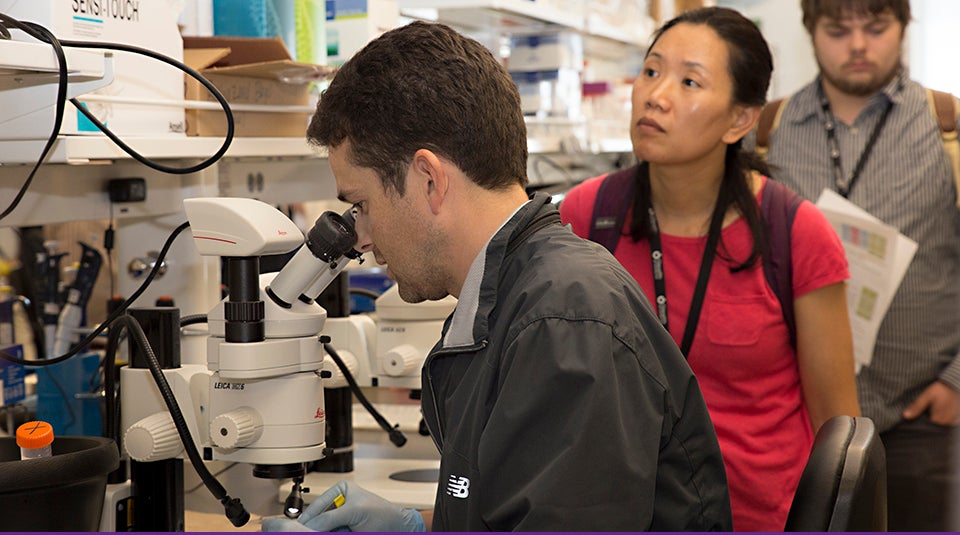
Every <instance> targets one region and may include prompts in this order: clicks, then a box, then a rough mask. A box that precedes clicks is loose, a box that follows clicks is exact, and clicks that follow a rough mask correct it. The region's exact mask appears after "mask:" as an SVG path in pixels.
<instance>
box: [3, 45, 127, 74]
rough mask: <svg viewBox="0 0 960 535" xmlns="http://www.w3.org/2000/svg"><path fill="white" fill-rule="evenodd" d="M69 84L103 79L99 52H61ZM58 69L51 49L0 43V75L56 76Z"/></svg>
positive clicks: (43, 46)
mask: <svg viewBox="0 0 960 535" xmlns="http://www.w3.org/2000/svg"><path fill="white" fill-rule="evenodd" d="M63 51H64V55H65V56H66V59H67V72H68V73H69V74H70V81H73V82H76V81H84V80H97V79H100V78H103V76H104V72H105V67H104V61H105V58H106V57H110V54H109V53H106V52H103V51H95V50H87V49H73V48H64V50H63ZM59 70H60V66H59V64H58V63H57V57H56V55H55V54H54V52H53V48H52V47H51V46H50V45H48V44H44V43H39V42H38V43H31V42H26V41H10V40H0V75H3V77H4V78H6V77H7V76H12V77H14V78H15V77H17V76H27V75H31V74H36V73H50V72H58V71H59Z"/></svg>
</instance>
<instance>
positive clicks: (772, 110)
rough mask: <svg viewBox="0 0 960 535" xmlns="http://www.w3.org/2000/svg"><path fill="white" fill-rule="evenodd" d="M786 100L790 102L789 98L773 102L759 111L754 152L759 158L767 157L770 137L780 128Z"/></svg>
mask: <svg viewBox="0 0 960 535" xmlns="http://www.w3.org/2000/svg"><path fill="white" fill-rule="evenodd" d="M788 100H790V97H787V98H781V99H778V100H774V101H773V102H769V103H767V105H766V106H764V107H763V109H762V110H760V120H759V121H758V122H757V136H756V139H757V142H756V150H757V154H759V155H760V157H761V158H766V157H767V151H768V150H770V136H772V135H773V131H774V130H776V129H777V127H778V126H780V117H781V116H782V115H783V110H784V108H786V106H784V104H786V103H787V101H788Z"/></svg>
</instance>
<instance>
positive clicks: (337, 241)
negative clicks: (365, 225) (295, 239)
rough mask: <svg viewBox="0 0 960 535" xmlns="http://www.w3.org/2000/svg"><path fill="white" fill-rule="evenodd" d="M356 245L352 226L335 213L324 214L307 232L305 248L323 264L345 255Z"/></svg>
mask: <svg viewBox="0 0 960 535" xmlns="http://www.w3.org/2000/svg"><path fill="white" fill-rule="evenodd" d="M356 243H357V232H356V230H354V228H353V225H352V224H351V223H350V222H348V221H347V220H346V219H345V218H344V217H343V216H341V215H340V214H337V213H336V212H324V213H323V214H322V215H321V216H320V217H319V218H317V221H316V223H314V225H313V228H311V229H310V231H309V232H307V247H309V248H310V252H312V253H313V255H314V256H315V257H317V258H319V259H320V260H322V261H324V262H331V261H333V260H336V259H337V258H340V257H341V256H344V255H346V254H347V253H349V252H350V251H351V250H353V246H354V245H355V244H356Z"/></svg>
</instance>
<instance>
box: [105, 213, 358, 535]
mask: <svg viewBox="0 0 960 535" xmlns="http://www.w3.org/2000/svg"><path fill="white" fill-rule="evenodd" d="M184 207H185V210H186V213H187V218H188V220H189V222H190V228H191V231H192V233H193V239H194V243H195V244H196V246H197V249H198V250H199V252H200V254H201V255H205V256H219V257H222V258H223V260H224V263H225V265H226V272H227V279H228V280H227V288H228V292H229V295H228V296H227V297H226V298H224V300H223V301H221V302H220V303H219V304H218V305H217V306H216V307H215V308H214V309H213V310H212V311H210V313H209V314H208V317H207V322H208V324H209V330H210V335H209V337H208V340H207V365H206V366H203V365H197V364H194V365H183V366H180V365H179V356H177V357H176V361H175V362H174V363H173V364H172V365H170V366H169V367H168V368H166V369H164V370H163V376H164V377H166V379H167V382H168V383H169V385H170V390H172V392H173V395H174V397H175V398H176V402H177V404H178V405H179V406H180V407H183V410H182V414H183V420H184V421H185V423H186V427H187V428H188V429H189V436H190V437H192V442H193V443H194V445H195V446H196V448H195V449H194V453H193V455H196V454H195V451H196V450H200V451H202V452H203V460H223V461H237V462H243V463H250V464H253V465H254V475H255V476H257V477H263V478H278V479H279V478H293V480H294V482H295V487H294V492H291V503H290V506H291V508H292V510H291V511H290V514H291V516H295V515H296V514H297V513H298V512H299V511H297V510H296V509H297V507H299V506H302V502H300V504H297V503H296V502H297V501H298V500H299V485H298V482H299V481H302V478H303V476H304V475H305V471H306V470H305V465H306V463H310V462H312V461H316V460H318V459H321V458H323V457H324V455H325V452H326V444H325V426H326V412H325V407H324V396H323V387H324V378H330V379H333V373H330V372H331V369H332V366H330V367H329V368H330V369H328V371H327V372H325V371H324V361H325V359H324V357H325V351H324V343H326V342H329V341H330V340H329V338H328V337H325V336H323V337H322V336H320V333H321V332H322V331H323V328H324V323H325V320H326V317H327V313H326V311H325V310H324V309H323V308H322V307H321V306H319V305H318V304H316V303H315V302H314V299H315V298H316V297H317V296H318V295H319V294H320V293H321V292H322V291H323V290H324V288H326V287H327V285H329V284H330V282H332V281H333V280H334V278H336V276H337V275H338V274H339V273H340V271H341V270H342V269H343V268H344V266H345V265H346V264H347V263H348V262H349V261H350V260H351V259H352V258H358V257H359V253H357V252H356V251H354V250H353V246H354V245H355V244H356V241H357V236H356V232H355V231H354V230H353V225H352V222H351V221H349V219H348V218H349V216H347V217H344V216H341V215H338V214H336V213H334V212H326V213H324V214H323V215H322V216H321V217H320V218H319V219H318V220H317V223H316V224H315V226H314V227H313V228H312V229H311V230H310V231H309V233H308V236H307V239H306V242H305V244H304V237H303V234H302V233H301V232H300V230H299V229H298V228H297V227H296V225H295V224H294V223H293V222H292V221H290V220H289V219H288V218H287V217H286V216H285V215H283V214H282V213H281V212H280V211H278V210H276V209H275V208H273V207H272V206H270V205H268V204H265V203H262V202H260V201H257V200H253V199H244V198H194V199H187V200H185V201H184ZM302 244H303V247H301V248H300V250H299V251H298V252H297V253H296V254H295V255H294V256H293V257H292V258H291V259H290V260H289V261H288V262H287V263H286V264H285V265H284V267H283V268H282V269H281V270H280V271H279V272H278V273H276V274H263V275H261V274H260V271H259V259H260V257H261V256H264V255H273V254H283V253H289V252H291V251H293V250H294V249H296V248H297V247H299V246H301V245H302ZM347 328H349V325H348V326H347ZM361 328H363V327H361ZM367 328H368V327H367ZM341 330H343V327H342V326H341ZM178 334H179V329H177V334H176V335H175V336H173V337H174V338H175V337H176V336H178ZM344 338H345V339H348V340H357V341H361V342H365V341H366V340H368V339H369V335H368V334H367V333H353V334H349V333H348V335H346V336H344ZM174 343H175V342H170V344H174ZM178 351H179V348H177V352H178ZM365 351H366V348H365V347H361V348H360V349H359V350H357V351H356V352H357V353H361V352H365ZM344 353H345V355H346V356H347V357H348V358H347V359H346V360H350V362H351V364H352V366H353V367H354V368H358V367H359V364H358V363H357V362H356V359H355V358H354V357H353V353H352V352H350V351H346V350H345V351H344ZM134 361H135V359H134V358H131V363H134ZM161 391H162V390H161V389H159V388H158V386H157V384H156V382H155V380H154V377H152V374H151V371H150V370H148V369H146V368H144V367H136V366H130V367H125V368H123V369H121V407H122V413H121V429H122V430H123V432H122V433H123V434H122V436H123V447H124V449H125V451H126V453H127V454H128V455H129V457H130V458H131V459H132V460H133V461H135V462H136V463H149V464H150V465H152V464H153V463H157V462H158V461H164V460H171V459H177V458H183V456H184V454H185V453H186V454H187V456H188V457H189V456H191V453H192V452H191V449H190V447H189V446H188V447H187V449H186V450H185V449H184V442H185V441H184V440H183V437H184V433H183V432H179V430H178V429H177V425H176V424H175V420H174V417H173V416H172V415H171V411H170V410H169V407H170V405H169V401H165V400H164V399H163V396H162V394H161ZM193 460H194V459H193V458H191V461H193ZM194 464H195V467H196V464H197V463H194ZM201 464H202V463H201ZM198 471H199V469H198ZM131 472H133V469H131ZM148 477H149V478H151V479H152V478H153V477H154V476H148ZM173 484H174V485H175V484H176V482H174V483H173ZM134 485H136V482H134ZM211 490H212V489H211ZM224 494H225V493H224ZM215 495H216V493H215ZM218 498H220V496H218ZM222 501H223V502H224V506H225V507H226V508H227V509H228V516H229V515H230V511H229V505H228V504H227V503H226V501H225V500H222ZM180 507H181V509H182V497H181V503H180ZM241 508H242V507H241ZM244 514H245V512H244ZM238 516H241V517H242V515H241V514H238ZM247 516H249V515H247ZM238 522H245V519H243V518H240V519H237V520H235V521H234V524H235V525H238V526H239V525H242V523H239V524H238Z"/></svg>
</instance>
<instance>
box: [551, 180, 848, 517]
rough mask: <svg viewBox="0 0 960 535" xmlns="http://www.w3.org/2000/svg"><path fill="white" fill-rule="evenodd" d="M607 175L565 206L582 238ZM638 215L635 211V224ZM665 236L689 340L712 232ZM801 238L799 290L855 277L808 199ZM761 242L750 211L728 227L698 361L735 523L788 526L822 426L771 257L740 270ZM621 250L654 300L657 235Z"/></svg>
mask: <svg viewBox="0 0 960 535" xmlns="http://www.w3.org/2000/svg"><path fill="white" fill-rule="evenodd" d="M602 179H603V177H596V178H592V179H589V180H587V181H585V182H583V183H582V184H580V185H578V186H577V187H575V188H573V189H572V190H571V191H570V192H569V193H568V194H567V196H566V197H565V198H564V200H563V202H562V203H561V205H560V216H561V218H562V219H563V221H564V223H570V224H571V225H572V227H573V231H574V232H575V233H576V234H577V235H579V236H583V237H587V236H589V234H590V223H591V221H590V220H591V216H592V214H593V204H594V200H595V199H596V196H597V190H598V188H599V187H600V182H601V180H602ZM763 180H764V182H763V183H764V185H765V184H766V178H764V179H763ZM758 202H759V197H758ZM629 220H630V216H628V218H627V224H626V225H627V228H629ZM660 239H661V242H662V248H663V260H664V278H665V284H666V294H667V314H668V317H669V322H670V323H669V325H670V334H671V335H672V336H673V338H674V340H675V341H676V343H677V345H678V346H679V345H680V341H681V339H682V337H683V331H684V328H685V327H686V322H687V314H688V311H689V308H690V302H691V300H692V298H693V289H694V284H695V283H696V280H697V275H698V273H699V270H700V261H701V259H702V258H703V250H704V247H705V246H706V237H700V238H685V237H677V236H670V235H666V234H664V235H661V237H660ZM791 243H792V260H793V292H794V297H795V298H796V297H799V296H802V295H803V294H805V293H808V292H810V291H813V290H815V289H817V288H821V287H824V286H827V285H830V284H834V283H837V282H841V281H843V280H846V279H847V278H849V272H848V269H847V261H846V257H845V255H844V251H843V247H842V245H841V244H840V240H839V239H838V238H837V235H836V233H835V232H834V230H833V228H832V227H831V226H830V224H829V222H828V221H827V220H826V218H825V217H824V216H823V214H822V213H820V211H819V210H818V209H817V208H816V207H815V206H814V205H813V204H811V203H810V202H807V201H804V202H803V204H801V206H800V208H799V209H798V210H797V215H796V219H795V222H794V225H793V229H792V231H791ZM752 245H753V240H752V237H751V235H750V229H749V228H748V226H747V224H746V222H745V221H744V220H743V219H742V218H741V219H738V220H736V221H734V222H733V223H732V224H730V225H728V226H727V227H726V228H725V229H723V232H722V235H721V242H720V246H719V247H718V254H717V256H716V258H715V260H714V264H713V267H712V269H711V275H710V281H709V284H708V285H707V293H706V297H705V299H704V304H703V309H702V312H701V314H700V320H699V323H698V325H697V332H696V336H695V337H694V340H693V345H692V346H691V348H690V355H689V357H688V362H689V364H690V367H691V368H692V369H693V372H694V374H695V375H696V377H697V381H698V382H699V384H700V389H701V391H702V392H703V397H704V400H705V401H706V403H707V408H708V409H709V411H710V416H711V418H712V419H713V424H714V427H715V428H716V432H717V438H718V440H719V442H720V450H721V453H722V454H723V459H724V464H725V465H726V470H727V480H728V483H729V486H730V501H731V507H732V510H733V525H734V529H736V530H738V531H781V530H783V526H784V523H785V522H786V519H787V513H788V511H789V509H790V504H791V502H792V500H793V493H794V491H795V489H796V486H797V482H798V481H799V479H800V474H801V473H802V472H803V468H804V465H805V464H806V461H807V457H808V456H809V453H810V448H811V446H812V445H813V432H812V430H811V427H810V419H809V417H808V416H807V410H806V407H805V406H804V403H803V396H802V391H801V385H800V373H799V370H798V368H797V357H796V353H795V351H794V349H793V347H792V346H791V345H790V339H789V334H788V330H787V326H786V324H785V323H784V321H783V313H782V310H781V308H780V303H779V301H778V300H777V297H776V295H775V294H774V293H773V290H771V289H770V287H769V285H768V284H767V282H766V279H765V278H764V275H763V267H762V265H761V263H760V262H759V261H758V262H757V263H756V264H754V265H753V266H752V267H751V268H750V269H747V270H744V271H740V272H738V273H732V272H731V271H730V268H731V267H733V266H735V265H738V264H739V263H740V262H742V261H743V260H744V259H746V258H747V257H748V256H749V254H750V250H751V247H752ZM724 251H727V253H724ZM614 256H615V257H616V258H617V259H618V260H619V261H620V263H621V264H623V266H624V267H626V269H627V271H629V272H630V273H631V274H632V275H633V276H634V278H636V279H637V281H638V282H639V283H640V287H641V288H643V290H644V292H645V293H646V295H647V298H648V299H650V301H651V304H653V300H654V299H655V297H654V296H655V295H656V294H655V291H654V286H653V274H652V269H651V263H650V244H649V242H647V241H646V240H643V241H640V242H638V243H634V242H633V240H632V238H630V237H629V235H628V236H623V237H621V238H620V242H619V243H618V246H617V249H616V253H615V255H614ZM730 259H733V260H730Z"/></svg>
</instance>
